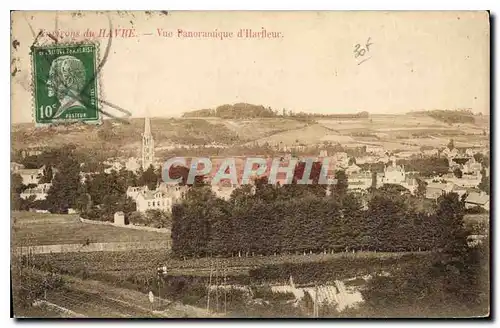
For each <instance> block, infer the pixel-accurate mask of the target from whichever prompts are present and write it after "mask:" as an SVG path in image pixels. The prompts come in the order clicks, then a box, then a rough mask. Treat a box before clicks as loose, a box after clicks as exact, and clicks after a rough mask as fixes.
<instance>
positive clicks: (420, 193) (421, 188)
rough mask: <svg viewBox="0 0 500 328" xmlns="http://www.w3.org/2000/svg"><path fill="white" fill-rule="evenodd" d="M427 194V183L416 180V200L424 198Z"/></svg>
mask: <svg viewBox="0 0 500 328" xmlns="http://www.w3.org/2000/svg"><path fill="white" fill-rule="evenodd" d="M426 194H427V182H425V181H424V180H422V179H420V178H417V191H416V192H415V195H416V196H417V197H418V198H422V199H423V198H425V196H426Z"/></svg>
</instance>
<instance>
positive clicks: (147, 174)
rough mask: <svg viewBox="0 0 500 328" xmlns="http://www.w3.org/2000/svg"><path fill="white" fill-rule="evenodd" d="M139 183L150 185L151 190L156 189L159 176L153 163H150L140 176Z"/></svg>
mask: <svg viewBox="0 0 500 328" xmlns="http://www.w3.org/2000/svg"><path fill="white" fill-rule="evenodd" d="M139 185H141V186H148V188H149V189H150V190H155V189H156V186H157V185H158V176H157V175H156V172H155V169H154V167H153V165H150V166H149V167H148V168H147V170H146V171H144V173H143V174H142V175H141V176H140V177H139Z"/></svg>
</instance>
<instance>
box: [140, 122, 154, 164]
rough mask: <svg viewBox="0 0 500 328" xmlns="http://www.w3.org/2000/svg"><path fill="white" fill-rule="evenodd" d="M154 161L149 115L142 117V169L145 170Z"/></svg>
mask: <svg viewBox="0 0 500 328" xmlns="http://www.w3.org/2000/svg"><path fill="white" fill-rule="evenodd" d="M153 163H154V140H153V135H152V134H151V122H150V119H149V116H146V117H145V118H144V133H143V134H142V169H143V170H147V169H148V168H149V166H150V165H152V164H153Z"/></svg>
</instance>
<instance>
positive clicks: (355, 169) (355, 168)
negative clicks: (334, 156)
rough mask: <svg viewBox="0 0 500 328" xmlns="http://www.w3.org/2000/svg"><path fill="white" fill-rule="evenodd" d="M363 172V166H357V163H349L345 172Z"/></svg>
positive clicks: (349, 173) (348, 173) (350, 173)
mask: <svg viewBox="0 0 500 328" xmlns="http://www.w3.org/2000/svg"><path fill="white" fill-rule="evenodd" d="M359 172H361V167H359V166H357V165H356V164H354V163H353V164H352V165H349V166H348V167H347V168H346V169H345V173H346V174H347V175H352V174H356V173H359Z"/></svg>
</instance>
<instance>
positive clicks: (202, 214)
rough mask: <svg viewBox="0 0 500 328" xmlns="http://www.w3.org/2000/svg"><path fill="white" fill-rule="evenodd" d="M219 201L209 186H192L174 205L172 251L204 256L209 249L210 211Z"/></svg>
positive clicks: (176, 253)
mask: <svg viewBox="0 0 500 328" xmlns="http://www.w3.org/2000/svg"><path fill="white" fill-rule="evenodd" d="M216 202H217V197H216V195H215V194H214V193H213V192H212V190H211V189H210V188H209V187H200V188H190V189H189V190H188V191H187V192H186V194H185V195H184V198H183V199H182V201H181V203H180V204H175V205H174V206H173V207H172V251H173V253H174V254H175V255H176V256H203V255H206V254H207V252H208V251H209V249H208V243H209V236H210V226H209V220H210V213H211V210H212V209H213V208H214V207H215V204H216Z"/></svg>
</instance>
